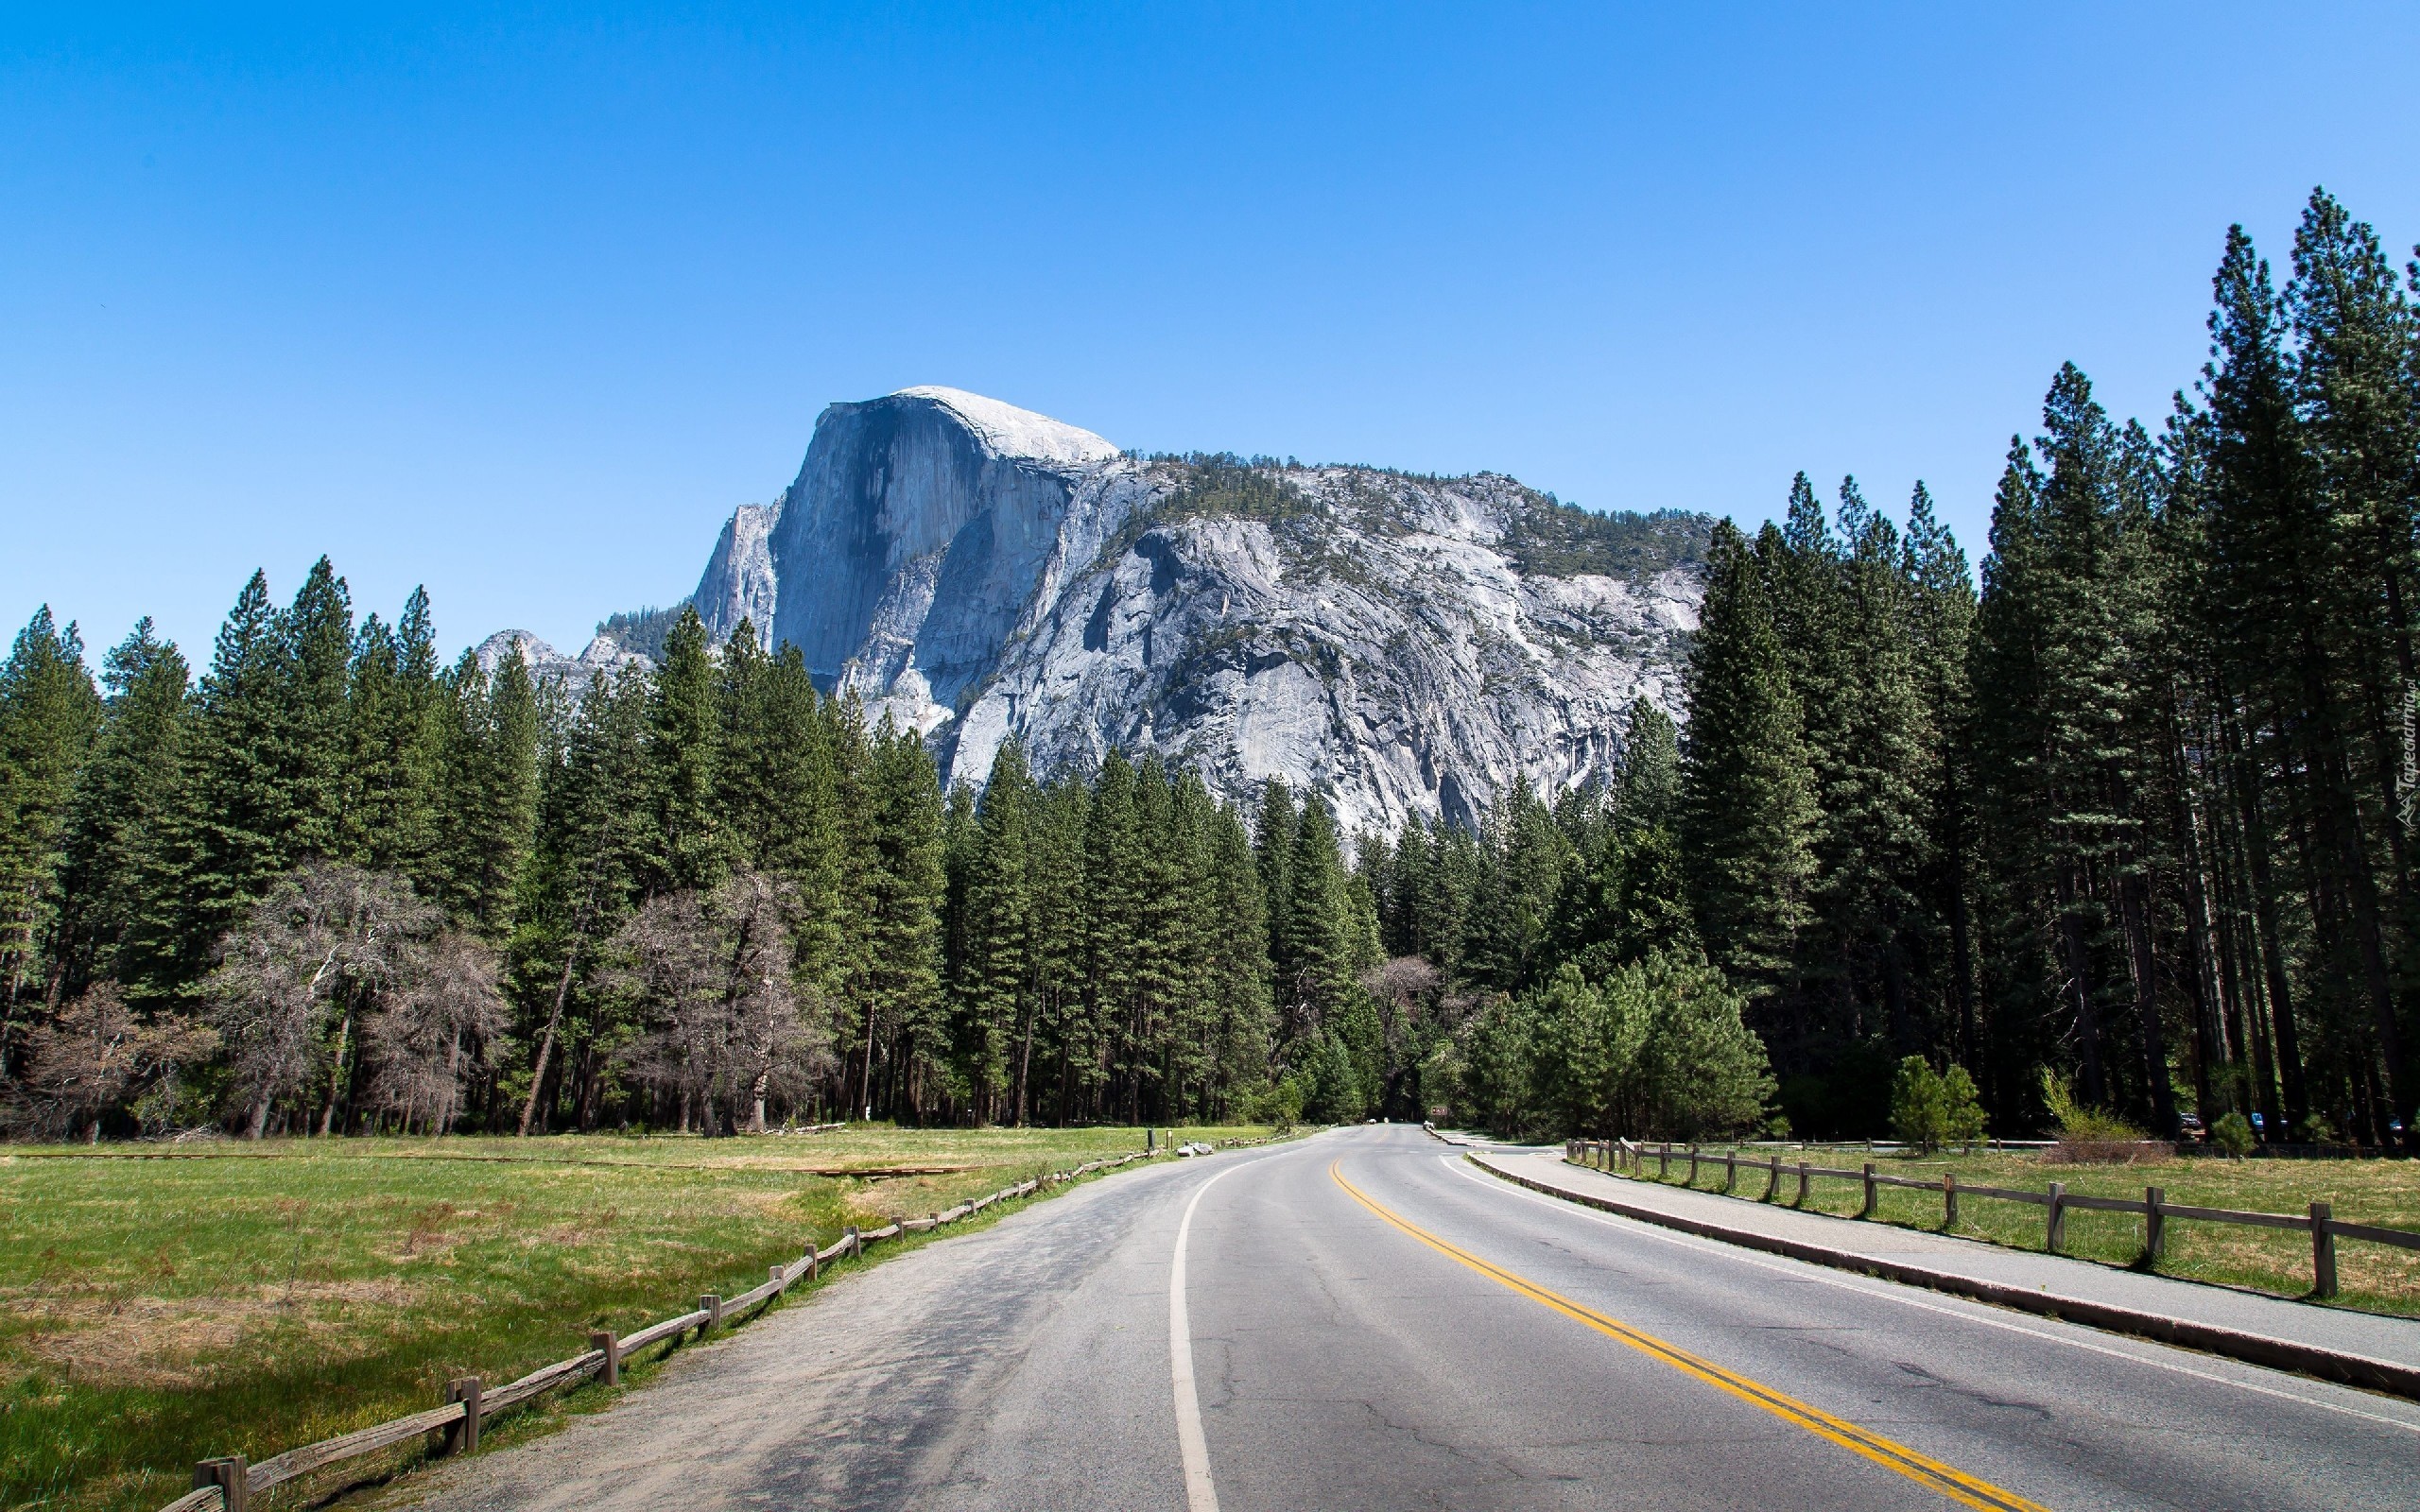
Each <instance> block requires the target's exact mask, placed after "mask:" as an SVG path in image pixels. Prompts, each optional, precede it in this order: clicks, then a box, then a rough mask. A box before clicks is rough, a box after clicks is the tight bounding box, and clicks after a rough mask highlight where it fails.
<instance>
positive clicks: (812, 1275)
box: [161, 1135, 1284, 1512]
mask: <svg viewBox="0 0 2420 1512" xmlns="http://www.w3.org/2000/svg"><path fill="white" fill-rule="evenodd" d="M1283 1137H1284V1136H1282V1135H1269V1136H1266V1137H1264V1138H1261V1139H1251V1140H1232V1141H1229V1142H1228V1143H1227V1144H1226V1145H1225V1146H1223V1147H1224V1148H1227V1149H1236V1148H1239V1147H1241V1146H1243V1145H1248V1144H1265V1143H1269V1141H1270V1140H1272V1139H1278V1138H1283ZM1155 1153H1156V1154H1166V1153H1167V1151H1166V1150H1165V1149H1163V1150H1161V1151H1157V1152H1154V1151H1150V1150H1136V1151H1135V1152H1134V1153H1132V1155H1120V1156H1116V1157H1114V1158H1112V1159H1108V1160H1087V1161H1085V1162H1084V1163H1083V1164H1081V1165H1079V1166H1076V1167H1074V1168H1073V1169H1071V1170H1065V1171H1053V1172H1051V1173H1050V1174H1049V1175H1047V1176H1044V1177H1035V1178H1034V1179H1032V1180H1030V1181H1020V1182H1018V1183H1017V1184H1016V1185H1014V1186H1011V1187H1002V1188H1001V1189H1000V1190H999V1191H997V1192H993V1193H988V1194H985V1195H983V1196H979V1197H976V1198H974V1199H972V1200H970V1201H967V1202H961V1203H959V1205H958V1206H957V1207H955V1208H950V1209H948V1210H946V1211H942V1212H936V1213H933V1214H930V1215H929V1216H926V1217H923V1218H902V1219H898V1220H895V1221H893V1222H891V1223H889V1224H885V1225H884V1226H883V1227H882V1228H879V1229H866V1230H864V1231H862V1232H860V1231H859V1230H858V1229H855V1228H851V1229H848V1230H847V1231H846V1232H844V1233H842V1234H841V1236H840V1237H839V1238H838V1240H837V1241H835V1242H834V1243H833V1244H832V1245H831V1246H828V1247H826V1248H823V1249H816V1248H813V1247H809V1248H808V1249H807V1251H806V1252H805V1253H804V1254H803V1255H801V1256H800V1257H799V1258H798V1259H796V1260H794V1261H791V1262H790V1263H788V1264H787V1265H775V1266H773V1267H772V1270H771V1273H770V1274H769V1275H768V1276H767V1277H766V1279H765V1281H764V1283H763V1284H762V1285H759V1286H756V1287H753V1288H752V1289H750V1290H748V1291H745V1292H742V1293H741V1294H739V1295H738V1296H737V1297H717V1296H714V1295H712V1294H708V1295H707V1296H704V1297H699V1298H698V1305H697V1306H696V1307H695V1308H693V1309H691V1310H690V1311H689V1312H686V1313H683V1314H680V1315H679V1316H677V1317H668V1318H666V1319H665V1320H664V1321H662V1322H661V1323H651V1324H649V1325H648V1326H647V1327H646V1328H643V1329H641V1330H639V1331H638V1332H635V1333H630V1334H624V1335H621V1336H619V1337H617V1336H615V1335H614V1334H612V1333H608V1332H592V1333H591V1334H589V1335H588V1350H587V1352H586V1353H584V1354H578V1355H574V1356H573V1357H572V1358H570V1359H568V1360H559V1361H557V1362H556V1363H555V1364H553V1365H550V1366H544V1367H542V1368H540V1369H537V1370H532V1371H531V1372H529V1374H527V1375H526V1376H523V1377H522V1378H521V1379H520V1380H518V1381H515V1382H512V1383H510V1384H508V1385H501V1386H497V1387H495V1388H493V1390H491V1389H489V1388H488V1387H487V1385H486V1384H485V1383H484V1382H482V1381H481V1379H480V1378H479V1377H477V1376H463V1377H460V1378H458V1379H457V1380H455V1381H452V1382H449V1383H447V1384H446V1387H445V1400H444V1401H443V1402H442V1403H441V1405H439V1406H435V1407H431V1408H429V1409H428V1410H427V1411H426V1412H418V1413H413V1414H411V1415H410V1416H409V1417H397V1418H394V1419H393V1420H391V1421H389V1422H383V1423H376V1424H373V1425H372V1426H371V1427H368V1428H363V1429H358V1430H356V1431H354V1432H353V1433H350V1434H346V1435H342V1436H341V1437H337V1438H329V1439H322V1440H321V1441H320V1442H319V1443H316V1444H305V1445H303V1446H302V1448H301V1449H289V1450H287V1451H286V1452H285V1453H283V1454H279V1455H277V1456H276V1457H274V1458H272V1459H265V1460H262V1461H261V1462H260V1463H258V1464H256V1465H248V1464H246V1463H245V1462H244V1459H243V1456H241V1455H238V1454H229V1455H225V1456H222V1457H220V1458H216V1459H206V1460H203V1461H201V1462H200V1463H199V1464H198V1465H196V1466H195V1467H194V1469H193V1484H194V1488H193V1489H192V1490H191V1491H188V1492H186V1493H185V1494H184V1495H183V1496H181V1497H179V1498H177V1499H176V1500H175V1501H173V1502H171V1503H168V1504H167V1505H166V1506H165V1507H164V1508H162V1509H161V1512H205V1509H223V1512H250V1503H251V1497H252V1495H253V1493H255V1492H258V1491H265V1490H268V1488H269V1487H270V1486H279V1485H283V1484H284V1483H285V1482H287V1481H290V1480H293V1479H294V1478H296V1477H297V1476H300V1475H306V1474H308V1473H310V1472H311V1471H313V1470H316V1469H322V1468H323V1467H326V1466H329V1465H334V1464H336V1463H337V1462H338V1461H340V1460H348V1459H353V1458H354V1457H356V1456H358V1455H362V1454H372V1453H376V1452H378V1451H380V1450H382V1449H392V1448H393V1447H395V1446H396V1445H398V1444H406V1443H409V1442H411V1441H412V1440H413V1439H415V1438H419V1437H421V1436H423V1435H426V1436H427V1437H428V1439H429V1447H430V1449H431V1451H432V1452H436V1453H440V1454H452V1453H467V1452H471V1451H473V1450H475V1449H477V1448H478V1447H479V1424H480V1423H481V1422H482V1421H483V1420H484V1419H486V1418H489V1417H493V1416H495V1415H496V1414H497V1413H499V1412H502V1411H504V1410H505V1409H506V1408H508V1407H511V1406H515V1405H517V1404H519V1403H521V1402H524V1401H527V1400H529V1399H531V1398H532V1397H536V1396H539V1395H541V1394H543V1393H544V1392H548V1391H552V1390H554V1389H556V1388H557V1387H559V1386H567V1385H571V1384H574V1383H578V1382H582V1381H586V1380H588V1379H589V1378H591V1377H592V1376H593V1377H598V1378H600V1379H602V1380H603V1381H604V1383H606V1384H607V1385H609V1386H611V1385H616V1384H619V1383H620V1382H621V1379H622V1362H623V1361H625V1360H627V1359H629V1358H630V1357H631V1356H632V1355H634V1354H636V1353H637V1352H638V1351H639V1350H641V1349H647V1348H648V1346H650V1345H655V1344H662V1343H664V1342H665V1341H666V1340H671V1339H679V1338H681V1337H682V1336H683V1335H685V1334H687V1333H689V1332H691V1331H693V1330H694V1331H695V1332H696V1333H697V1336H698V1337H700V1338H703V1337H705V1336H706V1335H707V1334H710V1333H712V1332H715V1331H716V1330H717V1329H719V1328H721V1327H722V1326H724V1325H725V1324H726V1323H731V1322H735V1321H737V1320H738V1319H739V1317H740V1314H745V1313H747V1312H748V1311H749V1310H750V1309H752V1308H758V1307H763V1306H766V1305H768V1304H769V1303H770V1302H772V1301H773V1300H774V1299H775V1298H776V1297H780V1296H781V1295H782V1294H783V1293H785V1292H787V1291H788V1290H789V1289H790V1288H791V1287H792V1286H794V1285H796V1284H797V1283H798V1282H799V1281H801V1280H807V1281H812V1280H815V1279H816V1278H817V1277H819V1276H820V1275H821V1274H822V1270H823V1267H824V1266H826V1265H828V1264H830V1263H833V1262H834V1261H836V1260H839V1259H841V1258H842V1257H844V1256H853V1255H862V1254H864V1253H865V1249H866V1246H868V1245H874V1244H880V1243H882V1242H883V1241H884V1240H886V1239H896V1238H898V1237H899V1236H900V1235H902V1234H912V1233H923V1232H925V1230H927V1229H938V1228H940V1227H942V1225H944V1224H951V1223H956V1222H958V1221H959V1219H961V1218H969V1217H972V1216H974V1215H975V1214H976V1213H978V1212H981V1211H983V1210H984V1209H986V1208H988V1207H991V1206H992V1205H993V1204H994V1203H996V1202H1006V1201H1009V1200H1010V1199H1011V1198H1014V1197H1027V1196H1031V1195H1032V1194H1034V1193H1036V1192H1038V1191H1040V1190H1041V1189H1042V1188H1044V1187H1046V1186H1057V1185H1060V1184H1063V1183H1064V1182H1068V1181H1074V1180H1078V1179H1080V1178H1081V1177H1087V1176H1091V1175H1093V1174H1094V1173H1095V1172H1098V1171H1114V1170H1115V1169H1117V1168H1118V1167H1120V1166H1124V1165H1130V1164H1132V1163H1133V1162H1134V1161H1136V1160H1150V1159H1151V1158H1152V1157H1153V1155H1154V1154H1155Z"/></svg>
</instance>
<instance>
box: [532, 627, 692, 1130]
mask: <svg viewBox="0 0 2420 1512" xmlns="http://www.w3.org/2000/svg"><path fill="white" fill-rule="evenodd" d="M653 779H654V771H653V768H652V763H651V762H650V760H649V751H648V686H647V678H646V675H645V674H643V673H641V672H640V671H638V670H637V669H636V668H625V669H624V670H623V672H622V673H621V674H620V675H619V676H618V677H608V676H605V675H602V674H600V675H598V676H596V678H594V679H591V680H590V682H589V683H588V685H587V687H586V688H585V689H584V690H583V691H582V693H581V695H580V701H579V713H578V714H577V716H576V717H575V718H574V720H573V722H572V725H571V728H570V730H569V731H568V733H567V736H566V738H565V740H564V742H563V746H562V763H561V765H557V766H552V767H548V768H546V769H545V770H544V773H543V776H542V780H541V790H540V796H539V805H538V823H537V826H536V833H535V838H534V842H533V845H532V847H531V855H530V860H529V865H528V866H527V868H526V869H525V873H524V882H523V887H522V900H523V901H522V902H521V904H520V906H519V907H518V909H517V916H518V919H519V921H520V928H519V931H518V933H517V937H516V939H515V941H514V946H513V958H514V971H513V975H514V979H515V981H516V983H517V984H519V990H518V991H517V992H516V994H515V995H516V996H517V997H519V998H520V999H521V1001H522V1002H523V1004H524V1005H525V1013H526V1017H527V1031H528V1032H527V1035H526V1038H527V1040H528V1041H529V1043H530V1044H531V1047H532V1048H531V1050H530V1053H529V1054H530V1064H529V1072H528V1078H529V1079H528V1083H527V1090H526V1091H525V1092H524V1094H523V1102H522V1108H521V1114H520V1122H519V1126H520V1132H522V1133H524V1134H527V1133H528V1132H529V1131H530V1130H531V1129H532V1128H533V1127H538V1128H544V1126H546V1125H548V1124H550V1123H552V1121H553V1120H552V1118H551V1116H548V1117H545V1118H543V1119H542V1117H541V1114H542V1113H546V1112H548V1110H550V1109H553V1108H556V1107H558V1106H559V1105H560V1104H561V1103H562V1101H563V1100H564V1094H565V1093H566V1092H567V1093H568V1094H569V1101H570V1102H571V1104H572V1114H573V1117H574V1118H575V1120H576V1121H577V1122H578V1124H579V1126H580V1127H582V1128H592V1127H595V1126H596V1121H597V1119H598V1118H599V1116H600V1115H601V1111H602V1108H601V1104H602V1100H603V1096H604V1092H605V1085H604V1082H605V1076H606V1074H607V1071H608V1068H609V1064H610V1061H611V1057H613V1056H614V1053H615V1052H617V1051H618V1050H619V1049H620V1048H621V1047H622V1045H623V1043H624V1042H625V1040H626V1038H627V1036H628V1035H629V1034H631V1033H632V1032H634V1026H633V1025H632V1024H631V1022H630V1021H629V1019H628V1018H627V1011H628V1005H627V1004H626V1003H625V1002H624V1001H623V1000H622V998H621V996H620V994H618V993H616V992H614V991H613V990H612V988H610V986H609V985H608V983H607V982H606V981H604V980H603V978H604V977H605V975H606V972H605V970H604V968H605V966H606V964H607V963H605V962H604V961H603V960H601V959H600V955H601V952H600V951H599V949H598V946H599V944H600V942H602V941H605V940H608V939H611V938H612V937H613V936H614V935H615V933H616V932H617V931H619V930H620V928H621V927H622V925H623V924H624V923H625V922H626V921H627V920H628V919H629V918H630V917H631V913H632V912H633V911H634V910H635V909H636V908H637V907H638V905H639V903H640V902H641V901H642V899H643V898H644V896H645V889H646V886H647V881H648V874H649V871H650V869H651V868H650V860H651V858H652V857H653V856H655V855H657V854H659V853H660V852H661V844H660V842H659V841H658V840H657V839H656V837H655V835H654V833H653V824H654V818H655V812H656V811H655V807H654V804H653V802H652V796H653V793H652V790H653V785H654V784H653ZM565 1039H568V1040H570V1051H571V1053H570V1055H569V1056H568V1057H560V1056H559V1052H558V1047H559V1046H560V1045H561V1044H562V1042H563V1041H564V1040H565Z"/></svg>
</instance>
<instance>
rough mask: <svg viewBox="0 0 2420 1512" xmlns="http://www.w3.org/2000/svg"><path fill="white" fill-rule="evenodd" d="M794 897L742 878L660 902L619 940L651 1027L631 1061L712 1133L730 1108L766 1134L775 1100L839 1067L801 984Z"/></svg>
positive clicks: (628, 1055) (622, 976)
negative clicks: (793, 933)
mask: <svg viewBox="0 0 2420 1512" xmlns="http://www.w3.org/2000/svg"><path fill="white" fill-rule="evenodd" d="M794 902H795V900H794V898H793V897H792V895H791V892H790V889H789V887H788V885H787V884H785V883H783V882H780V881H778V880H776V879H774V878H772V877H769V876H766V875H764V874H763V873H761V872H754V871H740V872H736V873H735V874H734V875H733V876H732V877H731V878H730V880H728V881H726V882H725V883H724V884H723V885H721V886H719V887H717V888H716V889H715V890H714V891H713V892H711V893H695V892H685V893H674V894H671V895H669V896H666V897H662V898H657V899H655V900H653V901H652V902H648V904H647V906H645V907H644V908H642V909H640V910H639V912H638V913H637V914H636V915H635V916H634V917H633V918H632V919H631V921H630V922H629V923H628V924H626V925H624V926H623V928H622V931H621V933H620V934H619V935H618V936H615V938H614V948H615V950H616V952H617V953H618V954H620V955H621V956H622V957H623V959H624V961H625V963H626V964H625V965H624V967H623V968H622V969H621V971H619V972H618V973H617V977H618V979H619V981H620V982H621V984H622V985H623V987H624V988H625V989H626V990H628V991H630V992H631V993H632V994H633V995H635V996H636V997H638V998H639V999H640V1001H641V1002H642V1003H643V1004H644V1005H646V1008H647V1010H648V1021H649V1028H648V1033H646V1034H645V1035H643V1036H642V1037H641V1038H640V1039H639V1040H637V1041H635V1042H634V1043H632V1044H631V1046H630V1047H629V1049H628V1050H626V1051H625V1052H624V1054H623V1060H624V1063H625V1064H626V1065H628V1066H630V1067H631V1070H633V1071H635V1072H636V1073H637V1074H639V1076H640V1077H641V1078H642V1079H644V1080H645V1081H647V1082H648V1084H649V1085H651V1086H653V1087H655V1088H657V1089H658V1090H659V1091H665V1092H668V1093H670V1094H671V1095H672V1096H673V1097H674V1098H675V1099H676V1101H677V1103H678V1106H679V1119H680V1124H681V1126H682V1128H683V1129H687V1128H689V1127H691V1126H693V1125H696V1126H700V1127H702V1128H704V1129H705V1130H706V1131H707V1132H708V1133H712V1132H714V1131H715V1129H716V1128H717V1126H718V1123H719V1119H718V1112H719V1109H720V1108H723V1107H724V1106H726V1105H727V1106H729V1108H731V1113H732V1119H731V1122H732V1123H733V1125H739V1124H740V1123H741V1122H742V1121H743V1119H744V1121H745V1123H746V1126H747V1127H749V1128H750V1129H752V1130H757V1131H761V1130H762V1129H763V1128H764V1127H765V1116H766V1109H767V1106H768V1104H769V1102H770V1101H771V1100H772V1099H773V1098H774V1097H776V1096H783V1095H791V1094H794V1093H795V1092H796V1091H799V1090H800V1089H802V1088H803V1087H804V1085H805V1084H806V1082H807V1080H808V1078H810V1077H812V1076H814V1075H815V1074H818V1073H820V1072H821V1071H824V1070H826V1069H828V1068H829V1066H830V1064H831V1051H830V1048H829V1044H828V1040H827V1037H826V1035H825V1034H824V1032H823V1031H822V1030H821V1028H820V1027H819V1026H817V1025H815V1024H813V1023H812V1022H809V1020H808V1019H807V1018H806V1017H805V1016H804V1015H803V1014H802V1012H801V1006H802V1005H801V1001H800V991H799V988H798V986H797V984H796V983H795V982H794V981H793V980H792V970H791V968H792V961H791V955H790V932H789V922H788V917H787V916H788V912H789V910H790V908H791V907H792V906H794ZM743 1108H744V1112H743V1111H742V1109H743Z"/></svg>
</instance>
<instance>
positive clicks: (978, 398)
mask: <svg viewBox="0 0 2420 1512" xmlns="http://www.w3.org/2000/svg"><path fill="white" fill-rule="evenodd" d="M890 398H892V399H923V400H929V401H931V402H932V403H934V404H940V405H942V407H943V408H945V409H947V410H949V411H950V412H951V413H952V414H954V415H956V416H957V417H958V418H959V420H960V421H963V422H964V423H965V425H966V428H967V429H968V430H971V431H973V432H974V433H975V434H976V435H977V437H979V438H981V439H982V441H983V444H984V445H985V446H986V447H987V448H989V449H990V450H991V451H992V452H993V454H994V455H998V456H1003V457H1018V458H1024V459H1028V460H1031V461H1036V462H1047V463H1051V464H1055V465H1057V466H1060V467H1084V466H1087V465H1089V464H1091V463H1095V462H1106V461H1108V460H1109V459H1110V458H1112V457H1114V456H1115V455H1118V448H1117V445H1116V443H1115V442H1114V441H1110V440H1106V439H1104V438H1101V437H1098V436H1096V435H1094V434H1093V433H1092V432H1090V431H1088V430H1085V429H1083V428H1082V427H1081V426H1079V425H1070V424H1068V423H1067V422H1066V421H1059V420H1052V419H1051V418H1050V417H1049V416H1047V415H1041V414H1036V413H1035V412H1034V411H1032V410H1030V409H1019V408H1018V407H1017V406H1016V405H1014V404H1003V403H1002V402H1000V401H999V400H996V399H987V398H985V397H984V396H983V395H981V394H971V393H968V392H967V391H966V390H965V389H963V388H945V387H942V386H941V385H939V384H920V385H918V386H917V387H913V388H902V389H900V390H898V391H897V392H895V393H893V394H891V395H890Z"/></svg>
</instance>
